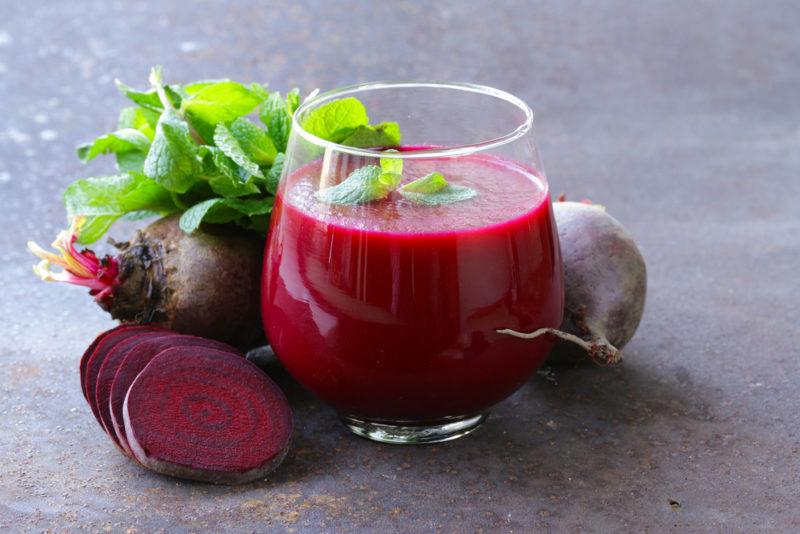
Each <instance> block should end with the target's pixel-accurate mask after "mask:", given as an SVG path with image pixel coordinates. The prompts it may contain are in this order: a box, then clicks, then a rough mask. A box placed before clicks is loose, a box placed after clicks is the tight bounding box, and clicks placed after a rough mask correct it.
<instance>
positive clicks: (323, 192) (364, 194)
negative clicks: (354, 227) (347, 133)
mask: <svg viewBox="0 0 800 534" xmlns="http://www.w3.org/2000/svg"><path fill="white" fill-rule="evenodd" d="M401 179H402V177H401V176H400V175H399V174H395V173H392V172H384V171H383V169H381V168H380V167H379V166H378V165H366V166H364V167H360V168H358V169H356V170H354V171H353V172H351V173H350V174H349V175H348V176H347V178H346V179H345V180H343V181H342V182H340V183H338V184H336V185H334V186H333V187H327V188H325V189H320V190H319V191H317V193H316V197H317V200H321V201H322V202H327V203H329V204H345V205H347V204H364V203H366V202H372V201H373V200H380V199H384V198H386V197H388V196H389V193H391V192H392V191H394V190H395V189H396V188H397V185H398V184H399V183H400V180H401Z"/></svg>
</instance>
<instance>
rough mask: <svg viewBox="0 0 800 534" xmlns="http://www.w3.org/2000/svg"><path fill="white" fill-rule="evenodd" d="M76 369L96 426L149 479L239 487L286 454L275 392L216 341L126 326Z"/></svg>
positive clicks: (282, 407) (98, 342) (283, 405)
mask: <svg viewBox="0 0 800 534" xmlns="http://www.w3.org/2000/svg"><path fill="white" fill-rule="evenodd" d="M80 371H81V386H82V387H83V395H84V397H86V401H87V402H88V403H89V406H90V407H91V408H92V412H93V413H94V415H95V417H96V418H97V421H98V422H99V423H100V425H101V426H102V427H103V429H104V430H105V431H106V432H107V433H108V435H109V436H110V437H111V439H112V440H113V441H114V443H115V444H116V445H117V446H118V447H119V449H120V450H121V451H122V452H123V453H125V454H126V455H128V456H130V457H132V458H133V459H134V460H136V461H137V462H138V463H140V464H141V465H143V466H144V467H147V468H149V469H152V470H153V471H157V472H159V473H163V474H167V475H172V476H176V477H181V478H188V479H192V480H201V481H205V482H213V483H218V484H241V483H245V482H250V481H252V480H256V479H259V478H263V477H264V476H265V475H266V474H267V473H269V472H270V471H272V470H273V469H275V468H276V467H277V466H278V464H280V463H281V461H282V460H283V457H284V456H285V455H286V451H287V450H288V448H289V440H290V438H291V434H292V415H291V411H290V409H289V405H288V403H287V402H286V398H285V397H284V395H283V393H282V392H281V390H280V389H279V388H278V386H277V385H275V383H274V382H272V380H270V379H269V377H267V375H265V374H264V373H263V372H262V371H261V370H260V369H259V368H258V367H256V366H255V365H254V364H252V363H250V362H249V361H247V360H246V359H245V358H244V357H243V355H242V354H241V353H240V352H239V351H237V350H236V349H234V348H233V347H231V346H229V345H226V344H224V343H220V342H217V341H212V340H209V339H203V338H200V337H195V336H186V335H181V334H176V333H175V332H171V331H169V330H164V329H160V328H154V327H148V326H127V325H124V326H119V327H117V328H114V329H112V330H109V331H107V332H104V333H102V334H101V335H100V336H98V338H97V339H95V340H94V342H93V343H92V344H91V346H89V348H88V349H87V350H86V352H85V353H84V355H83V358H81V369H80Z"/></svg>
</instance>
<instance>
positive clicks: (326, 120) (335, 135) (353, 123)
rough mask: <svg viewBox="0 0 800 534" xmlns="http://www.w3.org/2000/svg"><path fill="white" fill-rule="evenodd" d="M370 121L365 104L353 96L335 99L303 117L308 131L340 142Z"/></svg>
mask: <svg viewBox="0 0 800 534" xmlns="http://www.w3.org/2000/svg"><path fill="white" fill-rule="evenodd" d="M368 123H369V116H368V115H367V110H366V109H365V108H364V104H362V103H361V102H359V101H358V100H357V99H355V98H353V97H347V98H342V99H340V100H334V101H333V102H329V103H327V104H325V105H323V106H320V107H318V108H317V109H315V110H313V111H311V112H310V113H309V114H308V116H307V117H305V118H304V119H303V122H302V127H303V129H304V130H306V131H307V132H308V133H310V134H312V135H315V136H317V137H320V138H322V139H327V140H328V141H332V142H334V143H339V142H340V141H342V140H343V139H346V138H347V137H348V136H349V135H351V134H352V133H353V132H354V131H355V129H356V128H358V127H359V126H363V125H366V124H368Z"/></svg>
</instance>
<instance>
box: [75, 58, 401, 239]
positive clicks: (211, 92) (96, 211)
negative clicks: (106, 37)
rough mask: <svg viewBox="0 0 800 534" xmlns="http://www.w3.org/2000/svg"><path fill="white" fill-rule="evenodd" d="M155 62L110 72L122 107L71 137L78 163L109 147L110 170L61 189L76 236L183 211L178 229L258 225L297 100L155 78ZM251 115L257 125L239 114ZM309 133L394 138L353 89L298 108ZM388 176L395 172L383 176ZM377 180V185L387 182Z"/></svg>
mask: <svg viewBox="0 0 800 534" xmlns="http://www.w3.org/2000/svg"><path fill="white" fill-rule="evenodd" d="M162 78H163V75H162V71H161V68H160V67H155V68H153V70H152V71H151V73H150V79H149V81H150V88H149V89H146V90H138V89H134V88H132V87H130V86H128V85H126V84H124V83H122V82H120V81H119V80H117V81H116V84H117V87H118V89H119V90H120V92H121V93H122V94H123V95H124V96H126V97H127V98H128V99H129V100H130V101H131V104H132V105H128V106H127V107H124V108H122V110H121V111H120V113H119V119H118V127H117V129H116V130H115V131H113V132H111V133H107V134H105V135H102V136H100V137H98V138H97V139H94V140H93V141H91V142H89V143H84V144H82V145H81V146H79V147H78V156H79V158H80V159H81V161H83V162H84V163H88V162H91V161H93V160H94V159H95V158H97V157H98V156H100V155H104V154H113V155H114V157H115V158H116V164H117V169H118V174H115V175H113V176H101V177H96V178H84V179H81V180H77V181H75V182H73V183H72V184H71V185H70V186H68V187H67V189H66V191H65V192H64V203H65V205H66V207H67V213H68V215H69V216H70V217H73V216H78V215H83V216H86V217H87V222H86V224H85V226H84V227H83V231H82V233H81V235H80V240H81V242H82V243H91V242H94V241H96V240H97V239H99V238H101V237H102V236H103V234H104V233H105V232H106V231H108V229H109V228H110V227H111V225H112V224H113V223H114V222H115V221H116V220H118V219H120V218H123V217H124V218H128V219H130V218H147V217H157V216H163V215H167V214H170V213H175V212H183V214H182V216H181V227H182V228H183V229H184V230H185V231H187V232H193V231H195V230H197V229H198V228H199V227H200V226H201V225H202V224H205V223H208V224H236V225H239V226H240V227H242V228H246V229H249V230H253V231H256V232H260V233H262V234H263V233H265V232H266V230H267V227H268V224H269V217H270V213H271V210H272V205H273V202H274V195H275V193H276V191H277V189H278V182H279V179H280V176H281V172H282V169H283V164H284V161H285V154H284V152H285V150H286V146H287V143H288V140H289V136H290V133H291V126H292V116H293V115H294V113H295V110H296V109H297V108H298V106H299V104H300V96H299V91H298V90H297V89H294V90H292V91H290V92H288V93H287V94H286V96H285V97H281V94H280V93H278V92H268V91H267V90H266V88H265V87H266V86H264V85H262V84H255V83H251V84H243V83H240V82H236V81H232V80H228V79H221V80H201V81H197V82H192V83H188V84H185V85H176V84H165V83H164V81H163V79H162ZM251 113H252V114H254V115H257V116H258V118H259V119H260V120H261V122H262V123H263V125H264V127H262V126H260V125H258V124H256V123H255V122H253V121H251V120H250V119H248V118H247V116H248V115H250V114H251ZM307 120H308V121H310V122H309V124H310V126H309V128H313V129H314V132H313V133H315V135H319V136H320V137H323V138H325V139H328V140H330V141H334V142H343V143H347V144H352V145H353V146H362V147H369V146H372V147H386V146H393V145H396V144H399V142H400V131H399V126H397V125H396V123H381V124H377V125H374V126H373V125H370V124H369V118H368V116H367V113H366V109H365V108H364V106H363V104H361V103H360V102H359V101H358V100H356V99H354V98H347V99H342V100H338V101H334V102H330V103H328V104H326V105H325V106H321V107H320V108H317V109H315V110H313V111H311V112H310V113H309V114H308V117H307ZM385 180H388V181H389V182H388V184H389V185H388V186H391V187H392V188H394V187H396V184H394V185H391V184H392V183H393V182H392V181H393V180H394V181H398V183H399V178H398V177H388V178H385ZM388 186H387V187H388Z"/></svg>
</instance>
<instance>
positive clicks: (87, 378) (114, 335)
mask: <svg viewBox="0 0 800 534" xmlns="http://www.w3.org/2000/svg"><path fill="white" fill-rule="evenodd" d="M155 331H160V332H166V330H163V329H159V328H153V327H149V326H129V327H127V328H124V329H123V328H120V329H118V330H117V329H115V330H114V331H112V332H109V334H108V335H107V336H105V337H103V338H102V339H101V340H100V341H99V342H98V343H97V347H95V349H94V351H92V354H91V355H90V356H89V359H88V361H87V362H86V372H85V373H84V379H83V384H82V385H83V394H84V396H85V397H86V402H88V403H89V407H90V408H91V409H92V413H93V414H94V416H95V417H96V418H97V422H98V423H99V422H100V417H99V415H98V413H97V408H96V407H95V398H94V392H95V385H96V383H97V374H98V373H99V372H100V367H101V366H102V365H103V360H105V358H106V356H107V355H108V353H109V352H111V350H113V349H114V347H116V346H117V344H118V343H120V342H122V341H125V340H126V339H128V338H130V337H132V336H135V335H138V334H141V333H144V332H155ZM101 424H102V423H101Z"/></svg>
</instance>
